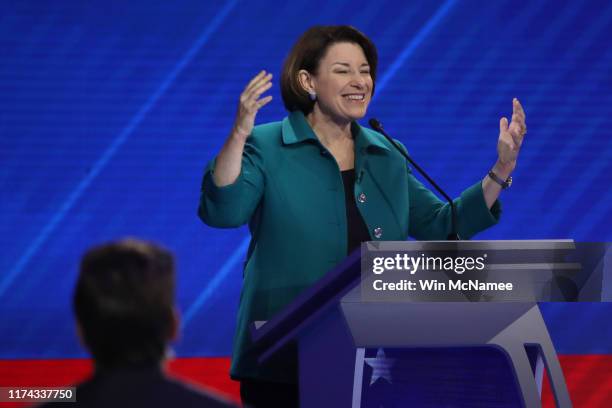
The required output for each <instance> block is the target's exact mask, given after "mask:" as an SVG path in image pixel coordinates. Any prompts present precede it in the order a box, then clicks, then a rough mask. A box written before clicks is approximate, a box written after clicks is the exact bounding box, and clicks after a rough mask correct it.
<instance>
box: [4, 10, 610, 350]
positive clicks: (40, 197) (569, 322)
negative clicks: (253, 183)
mask: <svg viewBox="0 0 612 408" xmlns="http://www.w3.org/2000/svg"><path fill="white" fill-rule="evenodd" d="M1 3H2V4H1V8H0V9H1V10H2V13H1V14H0V162H1V166H0V194H1V200H0V248H1V249H0V251H1V252H0V333H1V334H2V336H0V358H30V357H73V356H74V357H76V356H84V355H85V354H84V353H83V352H82V351H81V349H80V347H79V346H78V344H77V341H76V338H75V335H74V326H73V322H72V314H71V311H70V296H71V291H72V288H73V284H74V281H75V277H76V273H77V267H78V260H79V258H80V256H81V254H82V253H83V251H84V250H85V249H86V248H88V247H89V246H91V245H93V244H96V243H100V242H101V241H107V240H111V239H116V238H118V237H123V236H138V237H142V238H146V239H151V240H155V241H159V242H161V243H163V244H164V245H165V246H167V247H169V248H170V249H172V250H173V251H174V252H175V254H176V256H177V258H178V267H179V288H178V289H179V290H178V301H179V304H180V306H181V309H182V312H183V319H184V331H183V335H182V340H181V341H180V342H179V343H178V345H177V352H178V354H179V355H183V356H189V355H199V356H213V355H229V354H230V351H231V338H232V335H233V330H234V324H235V323H234V321H235V314H236V310H237V304H238V297H239V291H240V285H241V277H242V273H241V265H242V261H243V259H244V255H245V251H246V246H247V243H248V231H247V230H246V229H245V228H241V229H235V230H216V229H212V228H209V227H207V226H205V225H203V224H202V223H201V222H200V221H199V220H198V219H197V217H196V208H197V204H198V197H199V189H200V180H201V176H202V170H203V168H204V166H205V165H206V163H207V162H208V160H210V159H211V158H212V157H213V155H214V154H215V153H216V152H217V151H218V149H219V148H220V147H221V145H222V143H223V141H224V138H225V137H226V135H227V134H228V132H229V129H230V128H231V125H232V121H233V118H234V114H235V110H236V106H237V99H238V96H239V94H240V92H241V91H242V88H243V87H244V86H245V84H246V83H247V82H248V80H249V79H250V78H251V77H252V76H253V75H255V74H256V73H257V72H258V71H259V70H261V69H266V70H270V71H271V72H273V73H274V74H275V79H278V78H279V71H280V68H281V64H282V61H283V59H284V57H285V55H286V53H287V52H288V50H289V48H290V47H291V45H292V44H293V42H294V41H295V40H296V39H297V37H298V36H299V35H300V34H301V33H302V32H303V31H304V30H305V29H307V28H308V27H309V26H311V25H314V24H351V25H354V26H356V27H357V28H359V29H360V30H362V31H363V32H364V33H366V34H367V35H369V36H370V37H371V38H372V39H373V41H374V42H375V43H376V45H377V46H378V50H379V54H380V64H379V74H378V78H379V79H378V83H377V92H376V95H375V98H374V101H373V103H372V104H371V107H370V111H369V114H368V117H373V116H375V117H377V118H379V119H380V120H381V121H383V122H384V123H385V128H386V129H387V130H388V131H389V132H390V133H391V134H393V135H394V136H395V137H396V138H398V139H399V140H401V141H402V142H403V143H404V144H405V145H406V146H407V147H408V149H409V150H410V152H411V154H412V155H413V157H415V158H416V159H417V161H419V162H420V163H421V165H422V166H423V167H425V168H426V169H427V170H428V171H429V172H430V174H431V175H432V176H433V177H434V178H435V179H436V180H437V181H438V182H439V183H440V184H441V185H442V186H444V187H445V188H446V189H447V190H448V192H449V193H451V195H454V196H456V195H458V194H459V193H460V192H461V190H462V189H463V188H465V187H467V186H469V185H471V184H472V183H473V182H475V181H476V180H478V179H480V178H482V177H483V176H484V175H485V174H486V172H487V171H488V170H489V168H490V167H491V166H492V165H493V163H494V161H495V158H496V151H495V148H496V142H497V135H498V129H499V125H498V123H499V118H500V117H501V116H502V115H510V114H511V107H512V106H511V101H512V98H513V97H515V96H516V97H519V98H520V100H521V101H522V102H523V105H524V107H525V110H526V112H527V122H528V126H529V134H528V135H527V137H526V141H525V144H524V146H523V149H522V152H521V156H520V158H519V164H518V167H517V169H516V172H515V174H514V180H515V183H514V185H513V187H512V188H511V189H510V190H509V191H507V192H504V193H503V197H502V202H503V217H502V221H501V222H500V224H499V225H498V226H496V227H494V228H492V229H490V230H489V231H486V232H485V233H482V234H480V235H479V236H478V237H477V238H480V239H510V238H511V239H522V238H573V239H575V240H578V241H611V240H612V231H611V228H610V227H611V226H612V222H611V221H610V218H611V217H612V205H611V199H612V189H611V188H610V174H612V161H611V160H610V158H611V156H612V142H611V137H612V134H611V133H612V132H611V131H610V117H611V116H612V115H611V110H612V109H611V107H612V75H611V72H612V47H611V46H610V39H611V38H612V3H610V2H608V1H585V2H577V1H559V0H532V1H525V2H523V1H517V0H512V1H495V2H489V1H454V0H447V1H422V2H418V1H413V2H399V1H380V0H379V1H355V0H342V1H333V2H328V1H318V0H307V1H303V0H296V1H291V2H288V3H286V2H284V1H283V2H281V1H278V2H274V1H257V2H255V1H227V2H221V1H195V0H184V1H173V2H164V1H108V0H106V1H84V0H79V1H76V0H75V1H67V0H63V1H53V2H51V1H49V2H47V1H36V0H33V1H23V0H22V1H6V0H3V1H1ZM404 3H405V4H404ZM270 93H271V94H272V95H273V96H274V100H273V101H272V103H271V104H270V105H268V106H266V107H265V108H264V109H263V110H262V112H261V113H260V115H259V116H258V118H257V121H258V123H263V122H267V121H272V120H279V119H281V118H282V117H283V116H284V115H285V112H284V110H283V106H282V102H281V98H280V92H279V87H278V82H277V81H275V86H274V87H273V88H272V90H271V92H270ZM363 123H364V124H365V123H366V121H365V120H364V122H363ZM544 313H545V316H546V318H547V320H548V322H549V324H550V327H551V331H552V333H553V339H554V341H555V344H556V345H557V348H558V350H559V351H560V352H562V353H612V329H611V328H610V327H611V325H609V316H610V314H609V313H610V309H609V308H608V310H607V312H606V310H605V309H604V308H603V306H601V305H588V304H587V305H580V306H577V305H571V308H570V307H568V306H559V305H546V306H545V308H544ZM606 313H608V314H607V316H608V317H607V318H606ZM606 322H608V323H606ZM600 324H601V326H600ZM590 334H592V336H590Z"/></svg>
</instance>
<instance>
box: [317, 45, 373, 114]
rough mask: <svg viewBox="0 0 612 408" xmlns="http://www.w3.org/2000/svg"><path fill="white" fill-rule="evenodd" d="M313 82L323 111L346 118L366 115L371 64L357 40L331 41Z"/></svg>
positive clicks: (369, 97)
mask: <svg viewBox="0 0 612 408" xmlns="http://www.w3.org/2000/svg"><path fill="white" fill-rule="evenodd" d="M311 84H312V86H313V88H314V91H315V92H316V94H317V104H318V105H319V109H320V110H321V112H323V113H325V114H327V115H330V116H331V117H332V118H333V120H335V121H339V122H344V121H349V122H350V121H354V120H357V119H361V118H362V117H364V116H365V114H366V110H367V108H368V104H369V103H370V99H371V98H372V86H373V82H372V77H371V76H370V66H369V65H368V61H367V59H366V57H365V55H364V53H363V50H362V49H361V47H360V46H359V45H357V44H354V43H347V42H342V43H336V44H333V45H331V46H330V47H329V48H328V50H327V52H326V53H325V55H324V56H323V58H322V59H321V61H320V62H319V67H318V70H317V73H316V75H313V76H312V77H311Z"/></svg>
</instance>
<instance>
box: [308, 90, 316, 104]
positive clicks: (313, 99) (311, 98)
mask: <svg viewBox="0 0 612 408" xmlns="http://www.w3.org/2000/svg"><path fill="white" fill-rule="evenodd" d="M308 97H309V98H310V100H311V101H313V102H314V101H316V100H317V94H316V93H315V92H314V91H308Z"/></svg>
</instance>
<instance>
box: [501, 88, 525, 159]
mask: <svg viewBox="0 0 612 408" xmlns="http://www.w3.org/2000/svg"><path fill="white" fill-rule="evenodd" d="M526 133H527V125H526V124H525V111H523V107H522V106H521V103H520V102H519V100H518V99H516V98H514V100H513V101H512V121H511V122H510V124H508V119H506V118H505V117H504V118H501V119H500V121H499V140H498V142H497V154H498V156H499V159H498V160H499V162H500V164H501V165H502V166H504V167H508V168H509V169H510V170H513V169H514V167H515V166H516V159H517V158H518V154H519V151H520V149H521V145H522V144H523V138H524V137H525V134H526Z"/></svg>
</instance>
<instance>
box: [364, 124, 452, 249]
mask: <svg viewBox="0 0 612 408" xmlns="http://www.w3.org/2000/svg"><path fill="white" fill-rule="evenodd" d="M368 123H369V124H370V126H372V128H373V129H374V130H376V131H377V132H379V133H380V134H382V135H383V136H384V137H385V138H386V139H387V140H388V141H389V142H390V143H391V144H392V145H393V146H394V147H395V148H396V149H397V151H398V152H400V154H401V155H402V156H404V157H405V158H406V160H408V162H409V163H410V164H412V166H413V167H414V168H415V169H417V171H418V172H419V173H420V174H421V175H422V176H423V177H425V179H427V181H428V182H429V184H431V185H432V186H433V187H434V188H435V189H436V190H437V191H438V193H440V194H441V195H442V196H443V197H444V198H445V199H446V201H448V204H449V205H450V209H451V232H450V234H449V235H448V237H446V239H447V240H448V241H459V240H461V238H460V237H459V233H458V232H457V211H456V209H455V203H453V200H452V199H451V198H450V197H449V196H448V194H446V193H445V192H444V190H442V189H441V188H440V186H438V184H436V182H435V181H433V179H432V178H431V177H429V175H428V174H427V173H426V172H425V170H423V169H422V168H421V166H419V165H418V164H416V163H415V161H414V160H412V158H411V157H410V156H408V154H406V152H405V151H404V150H403V149H402V148H401V147H400V146H399V145H398V144H397V143H396V142H395V140H393V139H392V138H391V136H389V135H388V134H387V132H385V130H384V129H383V127H382V124H381V123H380V122H379V121H378V120H376V119H374V118H372V119H370V120H369V122H368Z"/></svg>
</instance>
